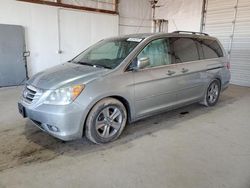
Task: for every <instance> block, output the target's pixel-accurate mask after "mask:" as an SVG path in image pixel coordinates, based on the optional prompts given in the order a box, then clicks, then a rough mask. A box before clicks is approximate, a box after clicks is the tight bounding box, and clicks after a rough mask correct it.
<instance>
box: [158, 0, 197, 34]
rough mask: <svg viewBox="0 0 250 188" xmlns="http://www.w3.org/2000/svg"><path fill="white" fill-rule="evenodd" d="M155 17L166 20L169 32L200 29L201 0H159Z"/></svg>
mask: <svg viewBox="0 0 250 188" xmlns="http://www.w3.org/2000/svg"><path fill="white" fill-rule="evenodd" d="M157 5H159V6H160V7H159V8H157V9H156V18H158V19H166V20H168V30H169V32H172V31H175V30H187V31H200V22H201V12H202V0H159V2H158V4H157Z"/></svg>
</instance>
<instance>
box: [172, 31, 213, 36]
mask: <svg viewBox="0 0 250 188" xmlns="http://www.w3.org/2000/svg"><path fill="white" fill-rule="evenodd" d="M172 33H186V34H193V35H205V36H209V35H208V34H207V33H202V32H196V31H174V32H172Z"/></svg>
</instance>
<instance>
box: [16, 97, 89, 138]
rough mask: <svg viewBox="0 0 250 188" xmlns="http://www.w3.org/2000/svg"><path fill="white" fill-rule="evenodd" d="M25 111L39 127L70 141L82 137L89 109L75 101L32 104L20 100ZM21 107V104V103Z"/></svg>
mask: <svg viewBox="0 0 250 188" xmlns="http://www.w3.org/2000/svg"><path fill="white" fill-rule="evenodd" d="M19 104H21V106H23V107H24V111H25V112H24V113H25V116H26V117H27V118H29V119H30V120H31V121H32V122H33V123H34V124H35V125H36V126H37V127H39V128H40V129H41V130H43V131H45V132H47V133H49V134H50V135H52V136H54V137H56V138H59V139H61V140H65V141H69V140H74V139H77V138H81V137H82V133H83V126H84V121H85V118H86V116H87V110H85V109H86V108H84V106H81V105H79V104H78V103H76V102H73V103H71V104H69V105H63V106H60V105H47V104H41V105H39V106H32V105H29V104H26V103H25V102H24V101H22V100H21V101H19ZM19 109H20V105H19Z"/></svg>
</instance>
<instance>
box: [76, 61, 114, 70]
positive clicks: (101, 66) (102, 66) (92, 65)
mask: <svg viewBox="0 0 250 188" xmlns="http://www.w3.org/2000/svg"><path fill="white" fill-rule="evenodd" d="M76 63H78V64H81V65H87V66H91V67H98V68H105V69H112V68H111V67H108V66H105V65H100V64H91V63H87V62H82V61H79V62H76Z"/></svg>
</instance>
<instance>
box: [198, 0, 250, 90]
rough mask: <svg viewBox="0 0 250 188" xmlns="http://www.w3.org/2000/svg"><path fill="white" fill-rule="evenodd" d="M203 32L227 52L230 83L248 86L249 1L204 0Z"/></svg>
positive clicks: (249, 66)
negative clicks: (216, 39)
mask: <svg viewBox="0 0 250 188" xmlns="http://www.w3.org/2000/svg"><path fill="white" fill-rule="evenodd" d="M203 30H204V32H207V33H209V34H210V35H213V36H216V37H218V38H219V40H220V41H221V43H222V44H223V46H224V48H225V49H226V51H227V52H228V53H229V57H230V62H231V73H232V79H231V83H233V84H237V85H242V86H250V0H207V3H206V11H205V13H204V27H203Z"/></svg>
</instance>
